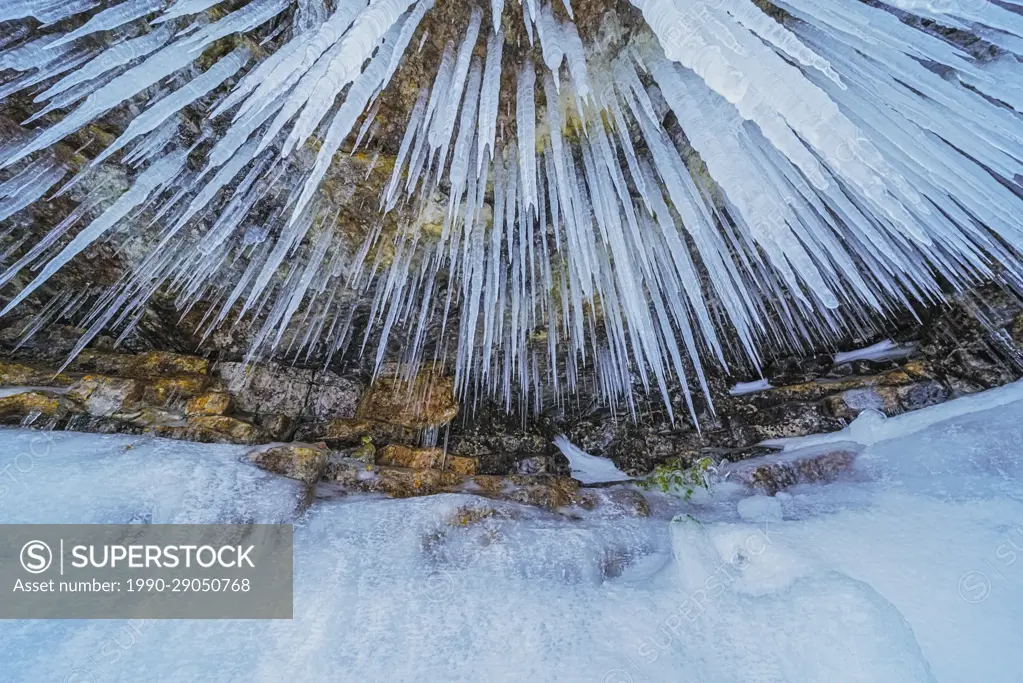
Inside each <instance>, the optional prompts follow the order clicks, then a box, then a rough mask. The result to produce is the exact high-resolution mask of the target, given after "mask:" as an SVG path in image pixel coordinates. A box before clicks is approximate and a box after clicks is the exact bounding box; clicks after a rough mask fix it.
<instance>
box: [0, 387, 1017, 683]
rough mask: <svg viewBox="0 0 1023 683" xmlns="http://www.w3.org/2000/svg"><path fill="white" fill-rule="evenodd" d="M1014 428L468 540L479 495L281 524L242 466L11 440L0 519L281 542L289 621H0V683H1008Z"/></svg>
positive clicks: (112, 445)
mask: <svg viewBox="0 0 1023 683" xmlns="http://www.w3.org/2000/svg"><path fill="white" fill-rule="evenodd" d="M928 416H930V417H928ZM1021 417H1023V384H1020V383H1017V384H1016V385H1012V386H1010V387H1006V388H1003V389H999V390H996V391H994V392H988V393H987V394H985V395H983V396H976V397H969V398H967V399H962V400H960V401H958V402H954V403H949V404H945V405H943V406H936V407H934V408H930V409H925V410H924V411H919V412H917V413H913V414H909V415H906V416H902V417H898V418H892V419H889V420H886V421H883V422H882V421H880V420H877V419H875V418H871V416H867V417H866V418H864V419H863V420H862V421H859V422H858V423H857V424H856V425H854V428H852V429H850V430H849V433H848V434H846V435H844V437H845V438H847V439H848V438H853V439H854V440H858V441H860V442H861V443H866V444H867V445H866V447H865V448H864V450H863V452H862V453H861V455H860V456H859V457H858V459H857V461H856V463H857V464H856V467H855V471H854V472H852V473H851V475H850V476H849V477H848V479H847V480H845V481H841V482H836V483H833V484H828V485H805V486H800V487H796V488H794V489H790V490H789V491H788V492H786V493H782V494H779V495H777V496H775V497H773V498H765V497H763V496H760V497H752V496H750V495H749V494H748V493H746V492H743V491H740V490H739V489H738V487H737V486H734V485H729V484H724V485H720V486H719V487H718V488H717V490H716V492H715V493H714V494H713V495H712V496H709V497H704V498H696V499H694V502H693V503H692V504H690V505H683V504H681V503H678V504H669V503H668V502H667V501H665V500H655V501H654V504H653V509H654V515H653V516H652V517H650V518H647V519H639V518H633V517H624V516H614V515H611V514H610V513H607V512H601V511H600V508H598V509H597V510H595V511H593V512H590V513H584V514H583V517H582V519H579V520H571V519H567V518H564V517H559V516H554V515H550V514H546V513H542V512H539V511H533V510H523V509H522V508H515V507H512V506H509V505H503V504H501V505H497V507H498V508H499V511H502V512H504V513H506V514H505V515H504V516H502V515H496V516H492V517H489V518H487V519H484V520H482V521H480V522H478V523H476V524H472V525H469V526H465V527H462V526H456V527H453V526H450V525H448V524H446V522H445V519H446V518H448V517H449V516H450V515H451V514H452V513H453V512H454V511H455V510H456V509H457V508H458V507H460V506H462V505H466V504H483V502H482V501H481V499H478V498H474V497H472V496H467V495H445V496H434V497H430V498H420V499H412V500H404V501H397V500H381V499H373V498H354V497H353V498H348V499H342V500H337V501H330V502H324V501H320V502H317V503H316V504H314V505H313V506H312V507H311V508H310V509H309V510H308V511H307V512H304V513H301V514H298V513H296V512H295V511H296V509H297V507H296V506H297V503H298V496H299V492H298V490H297V488H295V487H294V486H292V485H291V483H289V482H287V481H283V480H280V479H273V478H269V477H268V476H266V475H264V474H262V473H261V472H259V471H258V470H255V469H253V468H252V467H251V466H250V465H249V464H248V463H246V462H243V461H241V460H240V459H239V456H240V455H241V453H242V452H243V451H244V449H241V448H236V447H220V446H200V445H194V444H183V443H179V442H169V441H161V440H153V439H140V438H138V437H134V438H133V437H119V436H91V435H90V436H86V435H72V434H54V435H53V437H52V442H51V441H47V440H46V439H45V438H44V435H42V434H40V433H38V432H29V431H21V430H11V431H3V432H0V468H3V467H5V466H6V467H7V469H6V470H3V474H4V476H5V480H4V482H3V483H4V484H6V485H7V487H8V488H7V489H6V491H5V493H4V496H3V498H2V499H0V521H8V522H10V521H16V522H56V521H77V522H82V521H87V522H127V521H130V520H135V521H143V520H146V521H153V522H184V521H213V520H214V519H217V520H240V519H252V520H288V519H291V520H293V521H294V522H295V523H296V525H297V528H296V539H295V540H296V551H295V552H296V557H295V568H296V590H295V619H294V620H292V621H286V622H284V621H282V622H269V623H268V622H260V621H252V622H241V621H180V622H171V621H152V622H124V621H81V622H72V621H66V622H28V621H24V622H0V679H2V680H4V681H31V682H35V681H74V682H81V681H131V682H133V683H134V682H138V681H187V682H189V683H191V682H193V681H213V682H215V683H219V682H220V681H225V682H227V681H241V680H246V681H273V682H277V681H283V680H292V681H349V680H351V681H388V682H390V681H481V680H487V681H512V680H515V681H519V680H549V681H555V680H557V681H594V682H602V683H632V682H635V683H639V682H641V681H693V682H695V683H719V682H720V683H725V682H729V683H731V682H735V683H738V682H740V681H742V682H744V683H745V682H754V683H761V682H763V683H767V682H772V683H775V682H776V683H790V682H791V683H802V682H805V683H820V682H822V681H828V682H829V683H832V682H835V683H851V682H854V681H855V682H860V681H862V682H863V683H868V682H869V683H886V682H889V681H890V682H892V683H908V682H914V681H941V682H943V683H949V682H953V683H954V682H960V681H961V682H964V683H967V682H968V683H974V682H976V681H984V682H985V683H1001V682H1006V683H1008V682H1010V681H1012V682H1015V681H1019V680H1020V679H1021V678H1023V674H1021V673H1020V671H1021V669H1023V663H1021V662H1020V661H1019V660H1017V659H1016V657H1015V655H1016V654H1017V652H1018V644H1019V643H1021V642H1023V618H1021V615H1023V561H1019V559H1020V558H1019V555H1020V554H1021V553H1023V487H1021V480H1023V420H1021V419H1020V418H1021ZM872 434H873V435H881V436H883V440H876V439H874V438H871V435H872ZM129 444H134V446H133V447H131V448H127V449H126V448H125V447H126V446H127V445H129ZM796 446H798V444H795V445H793V447H796ZM11 474H13V476H15V477H16V478H17V480H16V482H15V481H12V480H11V479H10V478H9V477H8V476H7V475H11ZM0 491H4V490H3V489H0ZM678 512H687V513H690V514H691V515H692V518H691V517H687V516H684V515H683V516H679V517H676V518H675V521H670V516H672V515H674V514H675V513H678ZM297 514H298V516H297V517H296V515H297ZM694 518H695V519H694ZM779 518H780V521H779ZM696 520H700V521H696Z"/></svg>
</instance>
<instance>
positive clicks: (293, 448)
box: [248, 443, 330, 486]
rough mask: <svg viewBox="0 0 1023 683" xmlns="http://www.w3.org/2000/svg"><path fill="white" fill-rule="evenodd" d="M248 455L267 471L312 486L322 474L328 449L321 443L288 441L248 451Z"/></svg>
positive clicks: (328, 454)
mask: <svg viewBox="0 0 1023 683" xmlns="http://www.w3.org/2000/svg"><path fill="white" fill-rule="evenodd" d="M248 457H249V460H251V461H252V462H254V463H255V464H256V465H258V466H259V467H261V468H263V469H264V470H266V471H268V472H273V473H274V474H280V475H282V476H285V477H288V478H290V479H297V480H298V481H301V482H304V483H305V484H308V485H309V486H312V485H313V484H315V483H316V482H317V481H319V479H320V476H321V475H322V474H323V470H324V468H325V467H326V466H327V458H328V457H330V451H329V450H327V447H326V446H325V445H323V444H303V443H290V444H285V445H281V446H274V447H272V448H260V449H257V450H254V451H250V452H249V453H248Z"/></svg>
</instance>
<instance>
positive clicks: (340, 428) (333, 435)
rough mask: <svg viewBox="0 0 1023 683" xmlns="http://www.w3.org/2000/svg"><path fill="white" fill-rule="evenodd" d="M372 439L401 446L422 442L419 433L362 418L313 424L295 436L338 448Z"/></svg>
mask: <svg viewBox="0 0 1023 683" xmlns="http://www.w3.org/2000/svg"><path fill="white" fill-rule="evenodd" d="M364 436H368V437H370V439H371V440H372V441H374V442H375V443H380V444H387V443H398V444H404V445H411V444H414V443H416V442H417V441H418V436H419V434H418V431H417V430H415V429H409V428H407V427H402V426H401V425H394V424H390V423H388V422H379V421H377V420H367V419H362V418H357V417H355V418H337V419H334V420H330V421H329V422H319V423H317V422H312V423H305V424H303V425H301V426H300V427H299V429H298V432H297V433H296V435H295V437H296V438H298V439H301V440H303V441H312V440H322V441H326V442H327V443H329V444H330V445H331V446H332V447H334V448H347V447H350V446H357V445H359V444H360V443H361V442H362V437H364Z"/></svg>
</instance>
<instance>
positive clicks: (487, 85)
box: [476, 33, 504, 176]
mask: <svg viewBox="0 0 1023 683" xmlns="http://www.w3.org/2000/svg"><path fill="white" fill-rule="evenodd" d="M503 50H504V34H502V33H491V34H490V38H489V40H488V41H487V61H486V65H485V66H484V67H483V86H482V90H481V91H480V113H479V116H478V117H477V119H476V125H477V133H476V135H477V137H478V139H479V143H478V145H477V154H478V156H477V158H476V175H477V176H479V174H480V171H481V170H482V168H483V157H484V156H485V155H486V154H487V153H488V152H489V154H490V160H491V161H493V159H494V139H495V136H496V135H497V106H498V104H499V100H500V97H501V54H502V52H503Z"/></svg>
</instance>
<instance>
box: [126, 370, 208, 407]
mask: <svg viewBox="0 0 1023 683" xmlns="http://www.w3.org/2000/svg"><path fill="white" fill-rule="evenodd" d="M205 386H206V377H204V376H203V375H179V376H176V377H155V378H153V379H150V380H147V381H146V382H145V384H144V387H145V389H144V391H143V395H142V396H143V400H145V401H146V402H147V403H152V404H154V405H160V406H166V405H170V404H172V403H174V402H176V401H180V400H184V399H189V398H192V397H193V396H197V395H199V394H201V393H202V391H203V389H204V388H205ZM179 405H180V404H179Z"/></svg>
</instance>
